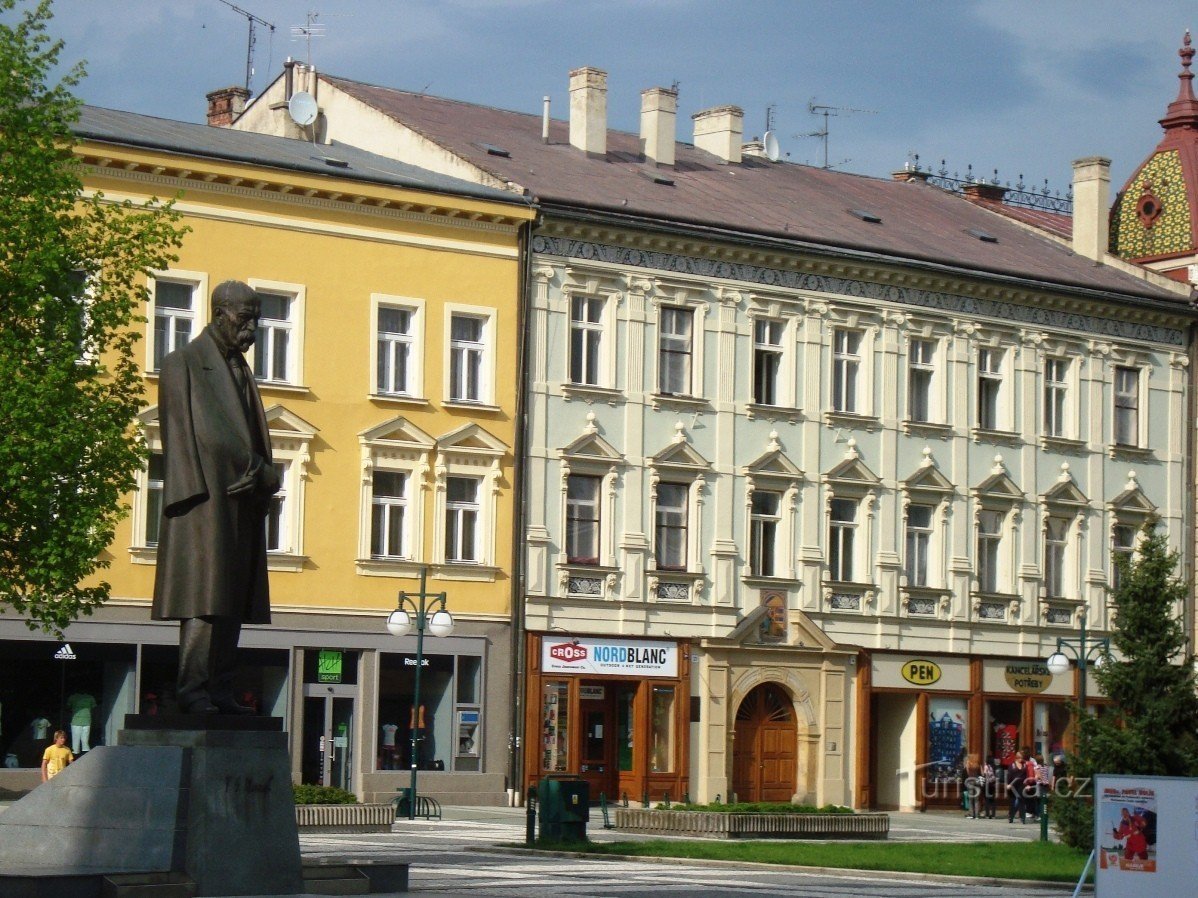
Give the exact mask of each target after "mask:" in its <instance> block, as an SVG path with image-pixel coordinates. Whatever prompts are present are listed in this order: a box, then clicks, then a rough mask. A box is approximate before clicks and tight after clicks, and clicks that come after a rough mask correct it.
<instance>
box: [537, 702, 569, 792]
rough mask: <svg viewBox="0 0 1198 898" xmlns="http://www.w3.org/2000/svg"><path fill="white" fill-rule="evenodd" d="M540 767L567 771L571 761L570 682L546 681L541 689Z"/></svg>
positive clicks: (553, 771)
mask: <svg viewBox="0 0 1198 898" xmlns="http://www.w3.org/2000/svg"><path fill="white" fill-rule="evenodd" d="M541 740H542V741H541V769H542V770H544V771H547V772H550V773H555V772H556V773H560V772H562V771H564V770H565V769H566V768H567V767H568V766H569V763H570V684H569V683H557V682H555V683H546V684H545V685H544V686H543V687H542V691H541Z"/></svg>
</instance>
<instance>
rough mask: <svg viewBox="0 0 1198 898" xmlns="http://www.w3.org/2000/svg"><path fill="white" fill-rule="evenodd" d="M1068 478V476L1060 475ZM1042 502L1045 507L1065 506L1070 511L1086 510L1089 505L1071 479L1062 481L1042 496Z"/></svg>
mask: <svg viewBox="0 0 1198 898" xmlns="http://www.w3.org/2000/svg"><path fill="white" fill-rule="evenodd" d="M1062 476H1064V477H1066V478H1068V475H1067V474H1066V475H1062ZM1044 502H1045V504H1046V505H1058V506H1065V507H1067V508H1071V509H1079V508H1087V507H1089V505H1090V500H1089V499H1087V498H1086V495H1085V493H1083V492H1082V491H1081V490H1080V489H1078V487H1077V484H1076V483H1074V482H1073V480H1072V478H1069V479H1065V480H1062V481H1061V482H1060V483H1057V484H1056V485H1055V486H1053V487H1052V489H1050V490H1049V491H1048V492H1046V493H1045V494H1044Z"/></svg>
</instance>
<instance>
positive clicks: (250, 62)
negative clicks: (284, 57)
mask: <svg viewBox="0 0 1198 898" xmlns="http://www.w3.org/2000/svg"><path fill="white" fill-rule="evenodd" d="M220 2H221V3H223V4H224V5H225V6H227V7H229V9H231V10H233V12H235V13H237V14H239V15H243V16H245V17H246V19H247V20H248V21H249V25H250V39H249V44H248V46H247V47H246V49H245V89H246V90H249V89H250V80H251V79H252V78H253V77H254V44H256V43H257V42H258V39H257V35H256V34H255V33H254V26H255V25H264V26H266V27H267V28H269V29H270V34H271V38H272V40H273V38H274V33H275V26H274V25H272V24H271V23H270V22H268V21H266V19H260V18H258V17H257V16H256V15H254V14H253V13H252V12H249V11H247V10H244V9H242V8H241V7H240V6H235V5H234V4H232V3H230V2H229V0H220Z"/></svg>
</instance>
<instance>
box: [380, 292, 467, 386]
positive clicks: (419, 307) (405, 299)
mask: <svg viewBox="0 0 1198 898" xmlns="http://www.w3.org/2000/svg"><path fill="white" fill-rule="evenodd" d="M383 309H398V310H400V311H404V312H407V313H408V314H409V315H410V316H411V317H410V318H409V327H410V329H411V330H410V333H409V334H408V336H407V339H406V340H404V341H402V342H406V343H407V344H408V347H409V348H408V366H407V383H408V389H407V390H405V391H403V392H390V391H386V390H383V389H381V385H380V384H379V343H380V341H381V338H382V333H381V332H380V331H379V313H380V311H381V310H383ZM424 311H425V303H424V300H423V299H416V298H413V297H409V296H393V295H391V294H389V293H371V294H370V391H369V393H370V396H371V397H372V398H375V399H387V400H405V399H407V400H423V398H424V347H425V341H424V329H425V328H424V321H425V318H424ZM446 383H448V381H446ZM447 392H448V391H447Z"/></svg>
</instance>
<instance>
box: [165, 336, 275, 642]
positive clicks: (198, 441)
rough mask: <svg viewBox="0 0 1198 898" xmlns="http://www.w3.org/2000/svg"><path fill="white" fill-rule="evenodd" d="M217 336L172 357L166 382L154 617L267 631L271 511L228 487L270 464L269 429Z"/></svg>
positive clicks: (204, 338) (200, 339) (259, 404)
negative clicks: (228, 621)
mask: <svg viewBox="0 0 1198 898" xmlns="http://www.w3.org/2000/svg"><path fill="white" fill-rule="evenodd" d="M210 330H211V328H210V327H208V328H205V329H204V331H203V333H201V334H200V336H199V337H197V338H196V339H195V340H193V341H191V342H190V343H188V344H187V345H186V346H184V347H182V348H181V349H178V350H176V351H174V352H172V353H170V354H169V355H167V357H166V358H165V359H164V360H163V363H162V371H161V373H160V376H159V379H158V424H159V429H160V432H161V435H162V448H163V463H164V467H165V470H164V475H163V501H162V511H163V515H162V526H161V528H160V530H159V539H158V570H157V572H156V575H155V579H154V605H153V611H152V617H153V618H154V619H155V620H174V619H180V618H187V617H203V616H207V615H217V616H223V617H232V618H235V619H237V620H240V621H241V622H242V623H250V624H265V623H270V595H269V592H268V588H267V579H266V518H265V511H266V505H265V504H264V503H263V502H262V500H260V499H255V498H253V497H252V496H250V495H248V494H247V495H245V496H244V497H237V498H229V497H228V496H227V495H226V490H227V489H228V488H229V486H230V485H231V484H233V483H235V482H236V481H237V480H239V479H240V478H241V477H242V476H243V475H244V474H245V473H247V472H248V471H249V470H251V469H252V468H253V466H254V464H255V462H256V461H258V460H259V459H262V461H264V462H265V464H268V465H269V464H271V455H270V432H269V430H268V429H267V425H266V415H265V414H264V413H263V410H262V401H261V399H260V398H259V397H258V391H257V387H256V385H255V386H254V387H253V390H252V392H253V403H252V405H251V407H250V412H249V414H248V416H247V414H246V413H245V411H244V409H245V406H244V404H243V402H242V399H241V397H240V395H239V391H238V389H237V384H236V382H235V381H234V380H233V373H232V372H231V371H230V370H229V365H228V362H226V361H225V358H224V356H223V355H222V353H221V350H220V347H219V345H218V344H217V342H216V340H215V339H214V338H213V336H212V334H211V333H210ZM249 378H250V381H251V383H252V381H253V374H252V372H251V373H249ZM251 420H253V421H256V423H257V428H258V431H259V432H258V434H257V437H258V438H257V439H256V438H255V435H254V434H253V433H252V432H251V430H250V427H251V424H250V421H251ZM255 444H257V446H258V447H262V449H263V451H264V452H265V456H263V455H262V453H261V452H257V451H255Z"/></svg>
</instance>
